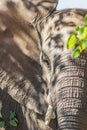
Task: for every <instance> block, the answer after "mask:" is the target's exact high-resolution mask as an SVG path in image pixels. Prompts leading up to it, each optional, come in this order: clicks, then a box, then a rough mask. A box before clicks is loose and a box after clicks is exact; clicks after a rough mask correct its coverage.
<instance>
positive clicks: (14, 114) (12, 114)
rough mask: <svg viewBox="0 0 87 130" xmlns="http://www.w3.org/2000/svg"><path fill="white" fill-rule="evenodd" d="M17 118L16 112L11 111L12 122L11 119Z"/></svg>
mask: <svg viewBox="0 0 87 130" xmlns="http://www.w3.org/2000/svg"><path fill="white" fill-rule="evenodd" d="M15 116H16V113H15V112H12V111H10V117H9V118H10V120H11V119H13V118H14V117H15Z"/></svg>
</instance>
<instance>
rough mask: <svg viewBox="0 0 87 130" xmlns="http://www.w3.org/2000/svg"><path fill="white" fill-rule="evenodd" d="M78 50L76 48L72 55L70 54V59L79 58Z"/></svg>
mask: <svg viewBox="0 0 87 130" xmlns="http://www.w3.org/2000/svg"><path fill="white" fill-rule="evenodd" d="M80 54H81V53H80V49H79V47H77V48H76V49H75V50H74V51H73V53H72V57H73V58H78V57H79V56H80Z"/></svg>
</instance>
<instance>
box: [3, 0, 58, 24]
mask: <svg viewBox="0 0 87 130" xmlns="http://www.w3.org/2000/svg"><path fill="white" fill-rule="evenodd" d="M3 2H5V4H6V5H7V8H8V9H9V11H10V10H11V11H12V12H13V10H17V13H20V14H21V15H22V17H24V18H25V19H26V20H27V21H28V22H32V20H33V19H34V18H35V17H36V16H37V14H39V15H40V16H41V17H44V16H46V14H48V13H49V12H50V11H52V10H53V9H55V8H56V5H57V0H3ZM2 8H3V7H2ZM17 13H16V14H17ZM16 14H14V15H16Z"/></svg>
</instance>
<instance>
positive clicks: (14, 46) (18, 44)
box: [0, 0, 56, 114]
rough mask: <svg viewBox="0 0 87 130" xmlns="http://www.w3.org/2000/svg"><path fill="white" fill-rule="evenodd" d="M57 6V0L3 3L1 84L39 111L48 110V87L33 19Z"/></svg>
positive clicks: (0, 11) (0, 16) (8, 0)
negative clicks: (43, 74)
mask: <svg viewBox="0 0 87 130" xmlns="http://www.w3.org/2000/svg"><path fill="white" fill-rule="evenodd" d="M55 7H56V0H3V1H1V3H0V77H3V78H1V80H0V88H1V89H2V90H3V91H5V92H6V93H8V94H9V95H10V96H11V97H12V98H13V99H15V100H16V101H17V102H19V103H21V104H23V105H25V106H26V107H27V108H29V109H31V110H33V111H35V112H36V113H39V114H42V113H44V112H46V108H47V103H46V100H45V98H46V92H47V88H46V84H45V82H44V81H43V79H42V78H41V77H42V69H41V66H40V64H39V54H40V51H39V49H38V45H37V44H38V38H37V35H36V32H35V29H34V28H33V26H32V25H31V24H29V23H30V22H31V20H32V19H33V18H34V17H35V16H36V15H37V13H39V14H41V15H42V17H44V16H45V15H46V14H47V13H48V12H49V11H51V10H53V9H54V8H55ZM2 75H3V76H2Z"/></svg>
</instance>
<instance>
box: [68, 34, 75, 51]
mask: <svg viewBox="0 0 87 130" xmlns="http://www.w3.org/2000/svg"><path fill="white" fill-rule="evenodd" d="M75 44H76V35H75V34H72V35H70V37H69V39H68V42H67V49H72V48H74V47H75Z"/></svg>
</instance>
